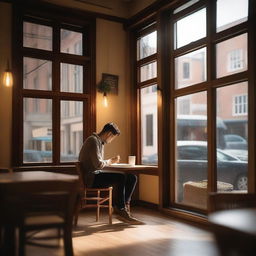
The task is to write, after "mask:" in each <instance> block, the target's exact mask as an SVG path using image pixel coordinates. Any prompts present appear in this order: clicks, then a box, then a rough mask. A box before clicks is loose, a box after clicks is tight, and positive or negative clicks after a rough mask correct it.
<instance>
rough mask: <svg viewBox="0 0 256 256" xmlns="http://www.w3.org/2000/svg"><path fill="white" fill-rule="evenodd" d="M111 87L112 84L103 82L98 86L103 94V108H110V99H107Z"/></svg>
mask: <svg viewBox="0 0 256 256" xmlns="http://www.w3.org/2000/svg"><path fill="white" fill-rule="evenodd" d="M110 90H111V87H110V84H109V83H107V82H106V81H103V80H102V81H101V82H100V83H99V85H98V91H99V92H101V93H103V106H104V107H105V108H106V107H108V99H107V93H108V92H110Z"/></svg>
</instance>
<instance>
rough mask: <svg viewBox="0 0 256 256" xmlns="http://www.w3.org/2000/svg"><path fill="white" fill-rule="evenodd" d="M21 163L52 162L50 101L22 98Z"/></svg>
mask: <svg viewBox="0 0 256 256" xmlns="http://www.w3.org/2000/svg"><path fill="white" fill-rule="evenodd" d="M23 105H24V122H23V144H24V147H23V162H24V163H37V162H52V100H49V99H38V98H24V99H23Z"/></svg>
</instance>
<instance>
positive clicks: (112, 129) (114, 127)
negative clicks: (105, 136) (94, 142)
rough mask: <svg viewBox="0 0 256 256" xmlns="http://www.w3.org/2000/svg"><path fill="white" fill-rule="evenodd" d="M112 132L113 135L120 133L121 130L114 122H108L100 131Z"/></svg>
mask: <svg viewBox="0 0 256 256" xmlns="http://www.w3.org/2000/svg"><path fill="white" fill-rule="evenodd" d="M105 132H111V133H112V134H113V135H120V133H121V132H120V130H119V128H118V127H117V125H116V124H114V123H107V124H105V125H104V127H103V129H102V131H101V132H100V133H105Z"/></svg>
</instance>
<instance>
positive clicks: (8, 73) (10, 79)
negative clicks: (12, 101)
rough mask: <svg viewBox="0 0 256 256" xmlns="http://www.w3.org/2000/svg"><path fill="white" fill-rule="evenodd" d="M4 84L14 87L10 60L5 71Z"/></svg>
mask: <svg viewBox="0 0 256 256" xmlns="http://www.w3.org/2000/svg"><path fill="white" fill-rule="evenodd" d="M3 84H4V86H6V87H12V85H13V77H12V72H11V70H10V65H9V62H8V65H7V69H6V70H5V72H4V78H3Z"/></svg>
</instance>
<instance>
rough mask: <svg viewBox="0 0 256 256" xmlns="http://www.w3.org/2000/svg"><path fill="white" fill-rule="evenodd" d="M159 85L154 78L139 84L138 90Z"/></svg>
mask: <svg viewBox="0 0 256 256" xmlns="http://www.w3.org/2000/svg"><path fill="white" fill-rule="evenodd" d="M154 84H157V78H152V79H149V80H146V81H143V82H141V83H138V84H137V88H138V89H139V88H140V89H141V88H145V87H148V86H151V85H154Z"/></svg>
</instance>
